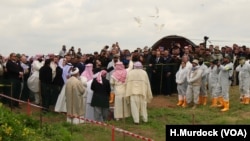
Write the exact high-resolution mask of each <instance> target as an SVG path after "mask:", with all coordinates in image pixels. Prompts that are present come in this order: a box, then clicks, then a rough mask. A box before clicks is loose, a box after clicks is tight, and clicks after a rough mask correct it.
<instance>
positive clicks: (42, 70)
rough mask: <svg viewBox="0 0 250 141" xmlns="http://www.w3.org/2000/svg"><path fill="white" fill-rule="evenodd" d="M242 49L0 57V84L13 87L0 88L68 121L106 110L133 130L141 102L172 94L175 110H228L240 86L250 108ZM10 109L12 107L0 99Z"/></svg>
mask: <svg viewBox="0 0 250 141" xmlns="http://www.w3.org/2000/svg"><path fill="white" fill-rule="evenodd" d="M249 56H250V51H249V48H247V47H246V46H239V45H237V44H233V46H232V47H229V46H224V47H219V46H213V45H209V46H208V47H206V46H205V44H204V43H200V44H199V45H198V46H191V45H186V46H181V45H180V44H179V43H175V44H174V45H173V46H171V47H165V48H164V49H162V47H159V48H156V49H152V48H148V47H147V46H146V47H144V48H137V49H135V50H133V51H130V50H128V49H122V48H121V47H120V46H119V44H118V42H116V43H114V44H112V46H111V47H109V46H107V45H106V46H104V48H103V49H101V50H100V51H95V52H94V53H93V54H85V53H84V52H81V48H78V50H77V51H75V48H74V47H73V46H72V47H71V48H69V49H67V47H66V46H65V45H63V46H62V49H61V50H60V51H59V52H58V53H51V54H47V55H45V54H37V55H35V56H34V57H28V56H26V55H25V54H22V53H10V55H9V57H7V58H3V56H0V81H1V83H2V84H12V87H11V88H9V87H1V88H0V90H1V92H3V93H4V94H6V95H8V96H11V97H13V98H16V99H21V100H24V101H27V100H30V101H31V102H33V103H35V104H37V105H41V106H42V107H43V111H44V112H48V111H49V108H50V106H51V105H52V106H54V107H55V111H57V112H66V113H67V114H68V115H71V116H70V117H68V118H67V121H69V122H73V123H82V122H84V121H81V120H79V118H78V117H81V116H83V117H86V118H88V119H91V120H97V121H105V120H108V116H109V110H110V105H111V104H112V103H113V104H114V118H115V119H116V120H120V119H123V118H126V117H129V116H132V117H133V119H134V123H135V124H139V122H140V116H142V120H143V121H144V122H147V121H148V118H147V116H148V115H147V103H149V102H151V100H152V98H153V96H157V95H165V96H171V95H172V94H178V103H177V105H178V106H182V107H188V106H191V105H192V107H193V108H196V107H197V106H199V105H206V104H207V98H208V94H210V95H211V97H212V103H211V107H221V108H222V109H221V111H228V110H229V100H230V97H229V88H230V86H231V85H239V87H240V98H241V100H242V103H244V104H249V88H250V86H249V85H248V84H249V83H248V81H249V80H248V76H249V75H250V66H249V62H248V61H247V60H248V59H249ZM1 101H2V102H4V103H7V104H10V106H14V107H16V108H20V106H19V103H18V102H16V101H10V100H8V99H6V98H1Z"/></svg>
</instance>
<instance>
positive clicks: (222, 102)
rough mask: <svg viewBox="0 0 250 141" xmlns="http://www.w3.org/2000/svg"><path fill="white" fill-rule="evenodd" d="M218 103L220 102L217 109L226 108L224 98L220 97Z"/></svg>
mask: <svg viewBox="0 0 250 141" xmlns="http://www.w3.org/2000/svg"><path fill="white" fill-rule="evenodd" d="M218 101H219V104H218V105H217V107H219V108H224V107H223V106H224V100H223V98H222V97H219V98H218Z"/></svg>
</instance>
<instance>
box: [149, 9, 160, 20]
mask: <svg viewBox="0 0 250 141" xmlns="http://www.w3.org/2000/svg"><path fill="white" fill-rule="evenodd" d="M149 17H152V18H155V19H157V18H159V8H158V7H155V15H153V16H149Z"/></svg>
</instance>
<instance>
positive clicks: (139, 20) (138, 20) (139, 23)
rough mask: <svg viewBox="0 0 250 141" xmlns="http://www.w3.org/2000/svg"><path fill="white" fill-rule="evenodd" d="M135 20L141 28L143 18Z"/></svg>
mask: <svg viewBox="0 0 250 141" xmlns="http://www.w3.org/2000/svg"><path fill="white" fill-rule="evenodd" d="M134 20H135V21H136V22H137V24H138V26H139V27H141V25H142V23H141V18H140V17H134Z"/></svg>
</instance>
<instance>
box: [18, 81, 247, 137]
mask: <svg viewBox="0 0 250 141" xmlns="http://www.w3.org/2000/svg"><path fill="white" fill-rule="evenodd" d="M176 103H177V95H176V94H175V95H172V96H170V97H166V96H163V95H160V96H157V97H154V99H153V101H152V103H150V104H149V105H148V116H149V122H148V123H140V125H134V124H133V120H132V118H131V117H130V118H127V119H125V120H120V121H115V120H110V121H108V122H106V124H107V125H101V124H94V123H85V124H81V125H77V126H75V125H73V126H72V125H70V124H68V123H65V121H66V117H65V115H63V114H59V113H49V114H46V115H43V116H42V117H41V116H40V113H39V110H35V109H33V110H32V115H31V116H32V117H34V118H37V120H40V121H41V123H42V125H43V124H46V123H49V124H50V125H52V126H53V125H55V126H56V125H58V124H59V125H61V126H64V127H67V129H68V130H69V131H70V132H71V135H72V138H73V139H72V141H85V140H86V141H99V140H112V133H114V139H115V141H124V140H127V141H139V140H144V139H143V138H142V137H146V138H149V139H152V140H154V141H165V140H166V138H165V136H166V133H165V127H166V126H167V125H169V124H178V125H183V124H189V125H198V124H199V125H200V124H201V125H204V124H216V125H225V124H250V111H249V106H250V105H243V104H240V101H239V90H238V86H232V87H231V89H230V110H229V111H227V112H221V111H220V109H219V108H210V107H209V106H210V100H209V101H208V105H206V106H199V107H198V108H196V109H191V108H182V107H178V106H176ZM22 110H23V111H22ZM22 110H19V109H15V110H14V111H15V112H17V113H24V112H25V106H24V109H22ZM112 127H115V128H119V129H124V130H126V131H130V132H131V133H133V134H136V135H140V137H135V136H132V135H129V134H125V133H123V132H120V131H114V132H112ZM117 130H118V129H117Z"/></svg>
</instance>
